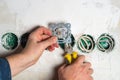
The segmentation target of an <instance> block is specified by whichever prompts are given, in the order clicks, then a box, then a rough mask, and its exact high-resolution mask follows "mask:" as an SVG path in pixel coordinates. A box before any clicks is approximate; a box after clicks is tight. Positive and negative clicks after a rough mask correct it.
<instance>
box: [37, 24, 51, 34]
mask: <svg viewBox="0 0 120 80" xmlns="http://www.w3.org/2000/svg"><path fill="white" fill-rule="evenodd" d="M35 34H39V35H41V34H46V35H52V32H51V30H50V29H48V28H45V27H43V26H42V27H40V28H38V29H37V30H36V31H35Z"/></svg>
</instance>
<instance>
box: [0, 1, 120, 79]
mask: <svg viewBox="0 0 120 80" xmlns="http://www.w3.org/2000/svg"><path fill="white" fill-rule="evenodd" d="M119 8H120V1H119V0H0V37H1V36H2V34H3V33H6V32H13V33H15V34H16V35H17V36H18V37H20V36H21V34H22V33H24V32H26V31H27V30H30V29H31V28H33V26H34V25H38V24H39V25H44V26H47V25H48V23H49V22H60V21H64V22H69V23H71V25H72V33H73V35H74V36H75V39H76V40H77V39H78V37H79V36H80V35H81V34H86V33H87V34H90V35H92V36H93V37H94V39H95V40H96V39H97V38H98V37H99V36H100V35H101V34H102V33H109V34H110V35H112V36H113V37H114V39H115V42H116V44H115V48H114V50H113V51H112V52H110V53H102V52H100V51H99V50H98V49H97V48H95V49H94V51H93V52H92V53H89V54H84V53H81V52H80V51H79V50H78V49H77V48H76V46H75V47H74V50H76V51H78V52H79V53H80V54H83V55H86V57H87V59H86V60H87V61H90V62H91V63H92V65H93V66H92V67H93V69H94V74H93V77H94V80H120V76H119V75H120V70H119V68H120V63H119V61H120V49H119V48H120V42H119V41H120V21H119V19H120V9H119ZM8 52H9V51H7V50H5V49H4V48H3V47H2V46H1V44H0V53H1V54H3V53H4V54H5V53H8ZM62 54H63V50H62V49H60V48H59V49H56V50H55V51H53V52H48V51H45V52H44V54H43V55H42V57H41V58H40V59H39V61H38V62H37V63H36V64H35V65H34V66H32V67H30V68H29V69H27V70H25V71H23V72H22V73H20V74H19V75H17V76H16V77H14V78H13V80H55V79H53V76H55V74H56V73H55V68H56V67H57V66H59V65H60V64H61V63H62V61H63V57H62Z"/></svg>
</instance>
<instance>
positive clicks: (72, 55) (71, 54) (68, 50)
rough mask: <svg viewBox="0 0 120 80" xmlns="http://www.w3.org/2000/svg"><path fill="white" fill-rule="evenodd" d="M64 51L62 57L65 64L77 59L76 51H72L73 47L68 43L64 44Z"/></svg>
mask: <svg viewBox="0 0 120 80" xmlns="http://www.w3.org/2000/svg"><path fill="white" fill-rule="evenodd" d="M64 51H65V55H64V58H65V61H66V64H71V63H73V62H74V61H75V60H76V59H77V57H78V53H77V52H75V51H73V47H72V46H71V44H70V43H66V44H65V49H64Z"/></svg>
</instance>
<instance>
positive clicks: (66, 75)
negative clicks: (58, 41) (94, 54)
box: [58, 55, 93, 80]
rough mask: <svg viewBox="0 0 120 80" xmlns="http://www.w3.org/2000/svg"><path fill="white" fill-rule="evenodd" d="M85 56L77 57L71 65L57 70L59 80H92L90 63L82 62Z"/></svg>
mask: <svg viewBox="0 0 120 80" xmlns="http://www.w3.org/2000/svg"><path fill="white" fill-rule="evenodd" d="M84 61H85V56H83V55H82V56H79V57H78V59H77V60H76V61H75V62H74V63H73V64H71V65H68V66H66V65H65V64H64V65H63V66H61V67H60V69H59V70H58V77H59V80H93V78H92V76H91V75H92V73H93V69H91V68H90V67H91V63H89V62H84Z"/></svg>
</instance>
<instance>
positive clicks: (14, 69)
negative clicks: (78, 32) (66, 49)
mask: <svg viewBox="0 0 120 80" xmlns="http://www.w3.org/2000/svg"><path fill="white" fill-rule="evenodd" d="M50 36H51V31H50V30H49V29H47V28H45V27H40V28H38V29H37V30H35V31H34V32H32V33H31V34H30V36H29V39H28V42H27V45H26V47H25V48H24V50H23V51H22V52H20V53H18V54H14V55H11V56H8V57H6V58H7V60H8V62H9V64H10V68H11V73H12V76H15V75H16V74H18V73H19V72H21V71H23V70H25V69H26V68H28V67H30V66H31V65H33V64H35V63H36V61H37V60H38V59H39V57H40V56H41V55H42V53H43V51H44V50H45V49H46V48H48V49H49V50H50V51H53V50H54V49H55V47H58V44H57V43H56V41H57V38H56V37H50Z"/></svg>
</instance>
